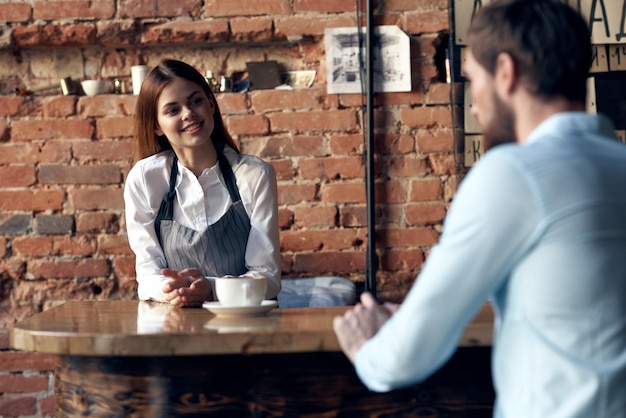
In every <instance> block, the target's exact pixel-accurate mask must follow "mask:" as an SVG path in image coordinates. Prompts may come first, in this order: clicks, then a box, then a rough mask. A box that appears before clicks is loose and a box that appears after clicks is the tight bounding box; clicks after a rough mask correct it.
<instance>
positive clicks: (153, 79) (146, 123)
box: [133, 59, 239, 162]
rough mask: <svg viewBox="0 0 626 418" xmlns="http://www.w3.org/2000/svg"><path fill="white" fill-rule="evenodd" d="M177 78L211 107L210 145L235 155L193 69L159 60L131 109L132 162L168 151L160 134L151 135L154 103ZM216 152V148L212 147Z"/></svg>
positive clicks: (211, 96) (204, 85)
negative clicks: (197, 90) (193, 86)
mask: <svg viewBox="0 0 626 418" xmlns="http://www.w3.org/2000/svg"><path fill="white" fill-rule="evenodd" d="M176 77H179V78H184V79H185V80H188V81H190V82H192V83H195V84H197V85H198V86H200V88H202V90H203V91H204V93H205V94H206V95H207V97H208V98H209V100H211V101H213V103H214V104H215V112H214V113H213V123H214V128H213V133H212V134H211V139H212V140H213V143H214V144H218V143H223V144H225V145H228V146H230V147H231V148H233V149H234V150H235V151H237V152H239V149H238V148H237V145H235V142H234V141H233V138H232V137H231V136H230V134H229V133H228V131H227V130H226V126H225V125H224V120H223V119H222V115H221V113H220V110H219V107H218V106H217V100H215V95H214V94H213V92H212V91H211V88H210V87H209V85H208V84H207V82H206V80H205V79H204V77H203V76H202V74H200V73H199V72H198V71H197V70H196V69H195V68H193V67H192V66H191V65H189V64H186V63H184V62H182V61H177V60H171V59H167V60H163V61H161V62H160V63H159V64H158V65H157V66H156V67H154V68H153V69H152V70H151V71H150V72H149V73H148V75H146V78H145V80H144V81H143V84H142V85H141V90H140V91H139V97H138V98H137V105H136V107H135V141H134V142H133V157H134V162H137V161H139V160H141V159H143V158H146V157H149V156H151V155H154V154H157V153H159V152H161V151H165V150H168V149H169V150H171V149H172V147H171V146H170V143H169V141H168V140H167V138H166V137H165V136H164V135H161V136H158V135H157V134H156V133H155V128H156V115H157V102H158V99H159V96H160V95H161V92H162V91H163V89H164V88H165V86H167V85H168V84H169V83H170V82H171V81H172V79H174V78H176ZM216 148H218V149H219V147H216Z"/></svg>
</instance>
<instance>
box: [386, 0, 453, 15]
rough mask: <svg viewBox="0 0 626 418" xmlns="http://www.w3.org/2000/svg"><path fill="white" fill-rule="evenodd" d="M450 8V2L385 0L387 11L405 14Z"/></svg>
mask: <svg viewBox="0 0 626 418" xmlns="http://www.w3.org/2000/svg"><path fill="white" fill-rule="evenodd" d="M447 7H448V0H385V11H387V12H405V11H411V10H424V9H432V8H438V9H441V8H443V9H445V8H447Z"/></svg>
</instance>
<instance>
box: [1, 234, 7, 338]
mask: <svg viewBox="0 0 626 418" xmlns="http://www.w3.org/2000/svg"><path fill="white" fill-rule="evenodd" d="M6 253H7V239H6V238H4V237H0V258H3V257H4V256H5V255H6ZM1 340H2V333H0V341H1ZM1 349H2V344H0V350H1Z"/></svg>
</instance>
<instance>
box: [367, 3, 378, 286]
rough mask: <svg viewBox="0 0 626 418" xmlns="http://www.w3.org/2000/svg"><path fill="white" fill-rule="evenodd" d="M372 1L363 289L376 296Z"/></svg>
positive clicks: (368, 22)
mask: <svg viewBox="0 0 626 418" xmlns="http://www.w3.org/2000/svg"><path fill="white" fill-rule="evenodd" d="M372 3H373V0H367V10H366V15H367V16H366V30H367V33H366V40H365V54H366V60H367V65H366V70H365V72H366V78H367V88H366V95H367V101H366V106H367V107H366V108H367V112H366V115H367V122H366V126H367V128H366V129H367V150H366V153H367V161H366V180H365V183H366V200H367V202H366V207H367V266H366V275H365V290H366V291H368V292H370V293H372V295H373V296H374V297H376V270H377V257H376V199H375V195H374V177H375V173H374V53H373V42H374V28H373V25H372V16H373V10H372Z"/></svg>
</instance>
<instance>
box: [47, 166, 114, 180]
mask: <svg viewBox="0 0 626 418" xmlns="http://www.w3.org/2000/svg"><path fill="white" fill-rule="evenodd" d="M38 177H39V182H40V183H42V184H119V183H120V181H121V179H122V176H121V173H120V168H119V167H118V166H115V165H94V166H80V165H73V166H66V165H58V164H44V165H41V166H40V167H39V176H38Z"/></svg>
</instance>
